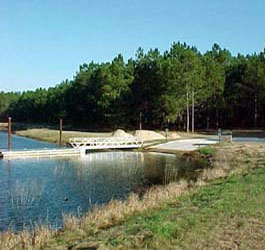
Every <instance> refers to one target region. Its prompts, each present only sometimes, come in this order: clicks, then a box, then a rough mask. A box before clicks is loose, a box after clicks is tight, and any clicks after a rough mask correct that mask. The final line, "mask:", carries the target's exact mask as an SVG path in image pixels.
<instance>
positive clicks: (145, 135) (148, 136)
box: [134, 130, 165, 141]
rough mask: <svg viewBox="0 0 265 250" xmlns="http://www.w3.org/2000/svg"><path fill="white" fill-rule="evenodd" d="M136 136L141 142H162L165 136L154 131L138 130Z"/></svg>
mask: <svg viewBox="0 0 265 250" xmlns="http://www.w3.org/2000/svg"><path fill="white" fill-rule="evenodd" d="M134 136H136V137H137V138H139V139H140V140H141V141H152V140H162V139H165V136H163V135H161V134H159V133H156V132H154V131H152V130H136V131H135V133H134Z"/></svg>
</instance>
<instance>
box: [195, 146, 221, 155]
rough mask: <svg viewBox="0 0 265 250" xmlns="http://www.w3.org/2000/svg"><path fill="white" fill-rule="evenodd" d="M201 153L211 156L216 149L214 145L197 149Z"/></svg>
mask: <svg viewBox="0 0 265 250" xmlns="http://www.w3.org/2000/svg"><path fill="white" fill-rule="evenodd" d="M198 151H199V152H200V153H201V154H203V155H207V156H213V155H214V154H215V153H216V152H217V150H216V148H214V147H203V148H200V149H199V150H198Z"/></svg>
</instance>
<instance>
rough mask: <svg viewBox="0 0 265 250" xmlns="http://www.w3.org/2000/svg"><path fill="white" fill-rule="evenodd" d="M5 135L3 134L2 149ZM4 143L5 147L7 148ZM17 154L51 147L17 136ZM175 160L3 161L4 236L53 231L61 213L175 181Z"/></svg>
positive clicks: (138, 156)
mask: <svg viewBox="0 0 265 250" xmlns="http://www.w3.org/2000/svg"><path fill="white" fill-rule="evenodd" d="M5 136H6V135H5V134H4V133H0V148H4V146H5V145H4V144H5V142H4V141H5V140H4V139H3V138H4V137H5ZM3 142H4V144H3ZM12 145H13V148H14V149H24V148H28V149H30V148H48V147H49V148H52V147H55V145H53V144H49V143H44V142H39V141H36V140H31V139H25V138H22V137H17V136H15V137H13V141H12ZM179 164H180V162H179V159H178V158H177V157H176V156H174V155H165V154H154V153H140V152H125V151H121V152H119V151H116V152H114V151H112V152H97V153H89V154H88V155H87V156H85V157H82V158H79V157H72V158H41V159H37V158H32V159H14V160H5V159H2V160H0V231H4V230H6V229H8V228H12V229H13V230H21V229H23V228H24V227H27V228H31V227H32V226H33V225H34V224H35V223H46V222H47V221H48V222H49V223H50V224H51V225H52V226H54V227H60V226H61V224H62V214H63V213H72V214H75V215H77V216H78V215H82V213H84V212H86V211H88V210H89V209H91V208H92V207H93V206H94V205H95V204H103V203H106V202H108V201H110V200H111V199H126V197H128V194H129V193H130V192H136V193H141V191H142V190H143V189H144V188H145V187H147V186H150V185H155V184H163V183H165V182H167V181H169V180H170V179H172V178H177V175H178V171H176V169H177V166H179Z"/></svg>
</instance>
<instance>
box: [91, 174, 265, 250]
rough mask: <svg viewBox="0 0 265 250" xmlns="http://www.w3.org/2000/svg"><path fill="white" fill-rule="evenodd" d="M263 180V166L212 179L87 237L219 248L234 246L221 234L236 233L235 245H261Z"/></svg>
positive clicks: (120, 243) (111, 243) (140, 245)
mask: <svg viewBox="0 0 265 250" xmlns="http://www.w3.org/2000/svg"><path fill="white" fill-rule="evenodd" d="M264 183H265V169H257V170H254V171H253V172H252V173H250V174H248V175H245V176H239V177H231V178H227V179H224V180H218V181H214V182H213V183H212V184H211V185H210V186H207V187H203V188H200V189H198V190H196V191H194V192H193V193H191V194H189V195H185V196H182V197H181V198H179V199H177V200H175V201H172V202H171V203H170V204H167V205H166V206H165V207H164V208H162V209H160V210H154V211H148V212H146V213H143V214H140V215H134V216H132V217H131V218H130V219H129V220H128V221H126V222H125V223H123V224H122V225H120V226H116V227H114V228H111V229H110V230H107V231H106V230H105V231H102V232H101V233H99V234H98V235H97V236H96V237H94V239H90V240H92V241H93V240H95V241H97V242H101V243H102V244H103V245H105V246H106V247H107V248H114V247H117V248H120V249H125V248H130V249H132V248H133V249H145V248H146V249H207V248H211V247H212V249H218V248H219V249H223V248H222V247H224V246H228V247H231V248H233V247H235V246H234V245H233V244H234V242H230V241H227V240H226V239H227V237H228V236H229V235H230V236H229V237H231V238H235V235H238V237H237V239H236V240H237V243H236V244H237V245H238V246H240V247H241V248H239V249H252V247H253V245H256V249H257V248H258V249H264V248H262V247H263V246H262V245H261V243H262V242H263V240H261V239H262V237H264V236H265V230H264V231H263V232H262V234H261V233H260V230H259V226H260V225H263V228H264V229H265V206H264V204H265V185H264ZM250 222H251V223H250ZM253 222H254V223H253ZM249 230H251V233H250V232H249ZM260 240H261V241H260ZM259 241H260V242H259ZM259 247H260V248H259Z"/></svg>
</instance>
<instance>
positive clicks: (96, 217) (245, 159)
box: [0, 143, 265, 249]
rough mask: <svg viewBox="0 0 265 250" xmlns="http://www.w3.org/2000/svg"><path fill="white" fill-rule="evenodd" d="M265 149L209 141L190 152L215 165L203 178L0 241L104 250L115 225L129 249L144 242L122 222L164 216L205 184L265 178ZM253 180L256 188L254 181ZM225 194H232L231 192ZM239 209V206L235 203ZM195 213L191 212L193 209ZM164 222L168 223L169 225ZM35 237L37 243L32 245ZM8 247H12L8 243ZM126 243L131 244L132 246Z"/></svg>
mask: <svg viewBox="0 0 265 250" xmlns="http://www.w3.org/2000/svg"><path fill="white" fill-rule="evenodd" d="M210 149H211V150H210ZM213 149H214V150H213ZM235 153H236V154H235ZM264 153H265V146H264V145H255V144H238V143H236V144H234V143H233V144H222V145H218V146H211V147H209V149H207V150H198V151H195V152H192V153H188V154H187V157H188V159H189V160H195V159H204V160H205V161H207V162H209V163H210V164H211V167H209V168H208V167H202V168H201V169H200V170H199V172H198V173H199V176H200V177H198V178H197V180H196V181H195V182H187V181H185V180H181V181H179V182H176V183H170V184H168V185H166V186H164V187H161V186H160V187H155V188H151V189H150V190H149V191H147V192H146V193H145V194H144V195H143V197H141V198H139V197H138V196H137V195H136V194H131V196H130V197H129V198H128V200H126V201H112V202H110V203H109V204H107V205H104V206H100V207H96V208H94V209H93V211H92V212H91V213H90V212H89V213H87V214H86V215H85V216H83V217H81V218H76V217H72V216H65V217H64V227H63V229H62V230H60V231H57V232H55V231H51V230H50V229H49V228H47V227H45V226H40V227H39V228H38V229H37V230H36V232H34V233H30V232H23V236H22V235H21V234H18V235H16V234H14V233H12V232H5V233H2V235H1V236H0V237H1V241H0V242H1V243H0V244H2V246H3V247H4V249H11V246H14V244H15V246H16V247H17V248H16V249H22V245H24V246H26V248H28V249H29V248H32V247H34V249H40V248H45V249H68V248H69V247H70V246H72V247H73V248H72V249H78V247H80V248H81V246H85V247H92V246H94V247H95V248H94V249H101V247H103V246H104V247H106V248H104V249H112V247H113V246H114V245H112V243H111V244H110V242H109V241H108V239H110V237H114V238H115V237H117V236H115V235H116V234H115V235H113V232H116V231H115V230H117V233H118V234H121V235H124V236H123V237H125V238H124V239H126V240H125V241H124V240H121V241H120V240H118V238H117V240H118V241H117V245H115V247H116V246H119V247H125V248H126V246H127V245H126V244H127V243H130V244H131V243H132V244H140V243H139V242H138V241H136V242H135V241H134V240H137V237H136V238H135V237H133V238H131V236H130V235H131V233H129V234H128V237H129V238H128V237H127V236H126V235H127V233H128V232H127V231H125V232H124V229H122V228H123V226H122V225H123V224H124V225H127V226H126V228H127V227H129V228H130V227H132V226H133V227H135V226H136V225H137V223H140V224H141V223H142V222H137V223H136V221H138V219H139V218H149V217H150V216H158V215H159V216H162V214H164V212H163V211H164V210H165V209H166V210H168V211H171V210H172V209H173V210H172V211H174V210H175V209H176V211H177V210H178V206H177V207H175V206H173V207H172V208H171V204H175V203H176V202H177V203H179V204H182V203H183V202H184V201H186V200H185V199H186V198H185V197H197V196H196V195H197V194H198V195H199V196H198V197H201V194H200V193H201V192H203V190H205V189H207V190H209V192H210V193H211V192H213V191H211V190H215V189H216V187H220V185H221V187H222V186H223V185H224V186H227V184H226V183H228V184H229V183H231V184H229V185H228V186H227V187H231V185H232V184H233V183H234V181H232V180H233V179H235V180H237V181H238V182H239V183H241V180H242V181H243V182H242V183H243V184H244V178H246V176H250V177H251V176H255V175H257V178H261V177H260V175H259V172H257V171H265V170H264V169H265V160H264V157H263V155H264ZM262 173H263V172H262ZM263 175H264V174H262V176H263ZM250 177H248V178H250ZM242 178H243V179H242ZM230 179H231V181H232V182H231V181H230ZM215 183H219V184H218V186H216V184H215ZM262 183H263V182H262ZM243 184H240V185H243ZM253 185H254V188H255V182H254V184H253ZM218 192H219V191H218ZM242 192H243V191H242ZM194 195H195V196H194ZM224 195H225V194H224ZM225 197H226V196H225ZM227 198H229V197H228V196H227ZM189 199H190V198H188V200H189ZM210 204H211V203H210ZM229 204H230V203H229ZM206 205H207V203H206ZM262 208H263V207H262ZM209 209H210V210H211V209H212V208H211V207H209ZM236 209H241V208H237V207H236ZM242 209H243V208H242ZM260 209H261V208H260ZM262 211H263V210H262ZM220 212H222V211H220ZM161 213H162V214H161ZM170 213H171V212H170ZM191 213H193V212H192V210H191ZM264 213H265V211H264ZM224 216H225V214H224ZM187 218H188V217H187ZM130 223H132V224H130ZM135 223H136V224H135ZM146 223H147V221H146ZM154 223H155V224H152V225H156V223H158V224H157V225H160V223H161V222H154ZM209 223H210V222H209ZM162 224H163V223H162ZM146 225H147V224H146ZM148 225H149V224H148ZM150 225H151V224H150ZM195 225H196V224H194V226H195ZM164 226H165V227H167V226H168V225H164ZM172 226H173V225H172ZM176 226H177V224H176ZM151 228H152V227H151ZM151 228H150V229H148V230H151V231H150V233H151V235H154V234H156V233H155V232H156V231H153V229H151ZM192 228H193V227H192ZM139 230H140V231H139V232H138V233H140V235H142V236H143V237H144V235H145V233H146V230H145V229H144V227H143V228H141V229H140V228H139ZM181 230H184V231H183V233H186V231H185V230H187V232H189V230H188V228H186V229H185V227H184V229H181ZM126 232H127V233H126ZM138 233H137V234H138ZM142 236H141V237H142ZM153 237H155V236H152V237H151V238H150V237H147V238H146V240H145V241H144V245H141V244H140V245H136V246H138V248H136V249H141V247H144V246H148V244H151V245H152V241H153V240H152V238H153ZM170 237H171V236H170ZM7 239H8V242H7ZM169 239H171V238H169ZM181 239H182V238H180V239H179V240H178V241H177V242H178V244H180V243H181ZM150 240H151V241H150ZM160 240H161V239H159V237H158V238H155V242H157V241H158V242H157V243H159V244H169V245H170V244H171V243H172V242H174V241H173V238H172V240H169V241H168V242H165V241H164V240H163V241H160ZM182 240H184V239H182ZM32 242H33V243H34V242H35V243H34V244H33V243H32ZM137 242H138V243H137ZM170 242H171V243H170ZM175 243H176V242H175ZM175 243H174V244H175ZM115 244H116V243H115ZM174 244H173V245H174ZM181 244H182V243H181ZM183 244H184V243H183ZM0 246H1V245H0ZM7 246H10V248H8V247H7ZM174 246H175V245H174ZM19 247H20V248H19ZM160 247H161V245H160ZM127 248H129V249H130V247H128V246H127Z"/></svg>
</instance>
